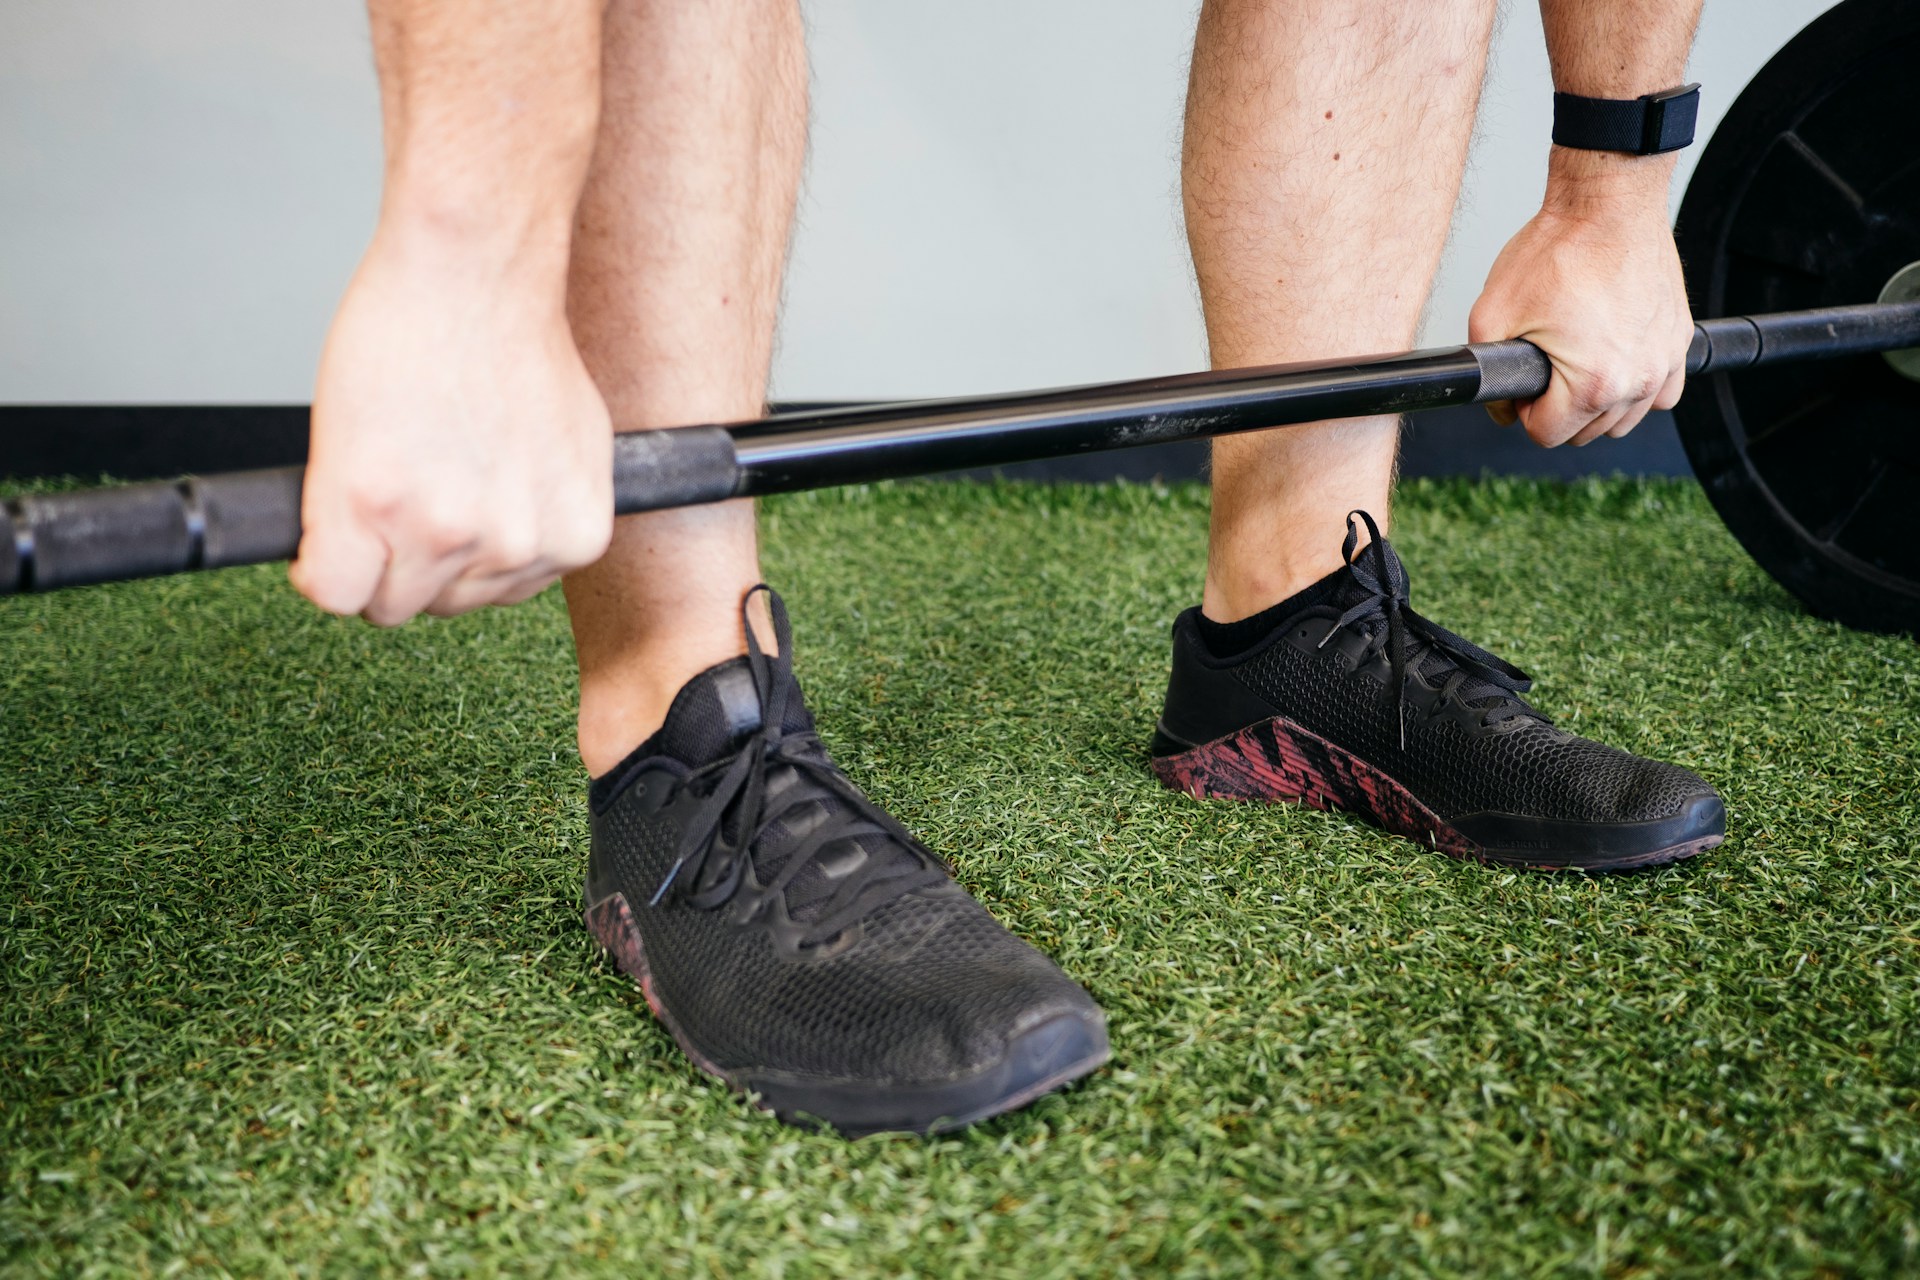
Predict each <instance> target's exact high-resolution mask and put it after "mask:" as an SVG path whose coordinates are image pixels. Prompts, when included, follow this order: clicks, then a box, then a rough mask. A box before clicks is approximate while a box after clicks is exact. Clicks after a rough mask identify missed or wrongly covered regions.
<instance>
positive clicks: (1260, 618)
mask: <svg viewBox="0 0 1920 1280" xmlns="http://www.w3.org/2000/svg"><path fill="white" fill-rule="evenodd" d="M1344 572H1346V570H1345V569H1344V568H1341V569H1335V570H1334V571H1333V572H1332V573H1330V574H1328V575H1327V576H1326V577H1324V578H1322V579H1320V581H1318V582H1316V583H1313V584H1312V585H1311V586H1307V587H1303V588H1301V589H1300V590H1299V591H1296V592H1295V593H1294V594H1292V595H1290V596H1288V597H1287V598H1286V599H1285V600H1282V601H1281V602H1280V603H1279V604H1276V605H1274V606H1273V607H1272V608H1269V609H1262V610H1261V611H1260V612H1259V613H1256V614H1254V615H1253V616H1252V617H1251V618H1242V619H1240V620H1239V621H1238V622H1215V621H1214V620H1213V619H1212V618H1209V617H1208V616H1207V615H1206V614H1204V613H1203V614H1201V615H1200V616H1199V617H1198V619H1196V621H1197V622H1198V624H1199V628H1200V642H1201V643H1202V644H1204V645H1206V646H1207V652H1208V653H1210V654H1212V655H1213V656H1214V657H1216V658H1231V657H1232V656H1233V655H1234V654H1236V653H1245V652H1246V651H1247V650H1249V649H1251V648H1253V646H1254V645H1256V644H1258V643H1259V642H1260V641H1261V640H1263V639H1265V638H1266V637H1267V635H1268V633H1270V632H1272V631H1273V630H1274V628H1276V627H1278V626H1279V625H1280V624H1281V623H1283V622H1285V621H1286V620H1287V619H1288V618H1291V617H1292V616H1293V615H1294V614H1296V613H1299V612H1300V611H1301V610H1302V609H1311V608H1313V607H1314V606H1315V605H1317V604H1325V603H1326V602H1327V601H1328V600H1330V599H1332V598H1333V593H1334V589H1335V587H1336V585H1337V584H1338V582H1339V578H1340V575H1341V574H1342V573H1344Z"/></svg>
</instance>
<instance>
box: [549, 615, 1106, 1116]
mask: <svg viewBox="0 0 1920 1280" xmlns="http://www.w3.org/2000/svg"><path fill="white" fill-rule="evenodd" d="M755 590H756V591H759V590H767V592H768V598H769V601H770V602H771V604H772V606H773V618H774V628H775V632H776V634H777V635H778V637H779V648H780V651H779V655H778V656H777V657H775V658H771V659H769V658H768V657H767V656H766V655H765V654H764V653H763V652H762V651H761V649H760V647H759V645H758V644H757V643H755V641H754V637H753V632H752V629H751V628H748V630H747V645H748V649H749V653H748V655H747V656H746V657H743V658H735V659H733V660H731V661H729V662H723V663H721V664H720V665H718V666H716V667H713V668H710V669H709V670H707V671H705V672H702V673H701V674H700V675H698V676H696V677H695V678H694V679H693V680H691V681H689V682H688V683H687V685H686V687H685V688H683V689H682V690H681V691H680V693H679V695H678V696H677V697H676V698H675V699H674V702H673V707H672V709H671V710H670V711H669V712H668V713H667V720H666V724H665V725H664V726H663V727H662V728H661V730H660V732H659V733H658V734H656V735H655V736H654V737H653V738H651V739H649V740H648V741H647V742H645V743H643V744H642V745H641V746H640V748H639V749H638V750H636V751H634V752H633V754H632V755H630V756H628V757H627V759H626V760H625V761H623V762H622V763H621V764H620V765H619V766H618V767H617V768H615V769H614V770H612V771H611V772H610V773H608V774H606V775H605V776H603V777H601V778H599V779H597V780H596V781H595V782H594V783H593V787H592V793H591V807H592V811H593V852H592V855H591V857H590V858H589V860H588V866H587V886H586V913H587V928H588V929H589V930H591V931H592V933H593V936H594V937H595V938H597V939H599V941H600V944H601V945H602V946H604V947H605V948H606V949H607V950H608V951H609V952H611V953H612V954H613V956H614V958H615V960H616V961H617V962H618V963H619V965H620V967H621V968H622V969H624V970H626V971H627V973H629V974H631V975H632V976H633V977H634V978H635V979H636V980H637V981H638V982H639V984H640V989H641V990H642V991H643V992H644V993H645V994H646V998H647V1003H648V1004H649V1005H650V1006H651V1007H652V1009H653V1011H654V1013H655V1014H657V1015H658V1016H659V1017H660V1019H661V1020H662V1021H663V1022H665V1023H666V1025H667V1027H668V1029H669V1030H671V1031H672V1032H673V1036H674V1039H676V1040H677V1041H679V1043H680V1047H681V1048H682V1049H684V1050H685V1051H686V1053H687V1056H688V1057H690V1058H692V1059H693V1061H694V1062H695V1064H697V1065H698V1066H699V1067H700V1068H701V1069H702V1070H704V1071H707V1072H709V1073H711V1074H713V1075H715V1076H718V1077H719V1078H720V1079H722V1080H724V1081H726V1082H727V1083H728V1084H730V1085H732V1086H733V1087H734V1088H736V1089H739V1090H742V1091H745V1092H749V1093H754V1094H758V1095H759V1099H760V1105H761V1106H762V1107H764V1108H766V1109H768V1110H771V1111H773V1112H774V1113H775V1114H777V1115H778V1116H779V1117H780V1118H781V1119H783V1120H787V1121H790V1122H798V1123H808V1122H824V1123H826V1124H830V1125H832V1126H833V1127H835V1128H836V1129H839V1130H840V1131H841V1132H843V1133H847V1134H850V1135H857V1134H863V1133H877V1132H881V1131H884V1130H909V1131H914V1132H922V1133H929V1132H938V1131H942V1130H946V1129H955V1128H959V1127H961V1126H963V1125H967V1124H971V1123H973V1122H975V1121H977V1120H983V1119H985V1118H987V1117H988V1116H993V1115H998V1114H1000V1113H1001V1112H1004V1111H1010V1110H1013V1109H1014V1108H1016V1107H1021V1106H1025V1105H1026V1104H1027V1103H1029V1102H1031V1101H1033V1100H1034V1099H1035V1098H1038V1097H1040V1096H1041V1095H1042V1094H1045V1093H1048V1092H1051V1091H1052V1090H1054V1089H1057V1088H1059V1087H1060V1086H1061V1085H1064V1084H1066V1083H1067V1082H1068V1081H1070V1080H1074V1079H1077V1078H1079V1077H1080V1076H1084V1075H1086V1074H1087V1073H1089V1072H1091V1071H1093V1070H1094V1069H1095V1068H1097V1067H1098V1066H1099V1065H1100V1064H1101V1063H1103V1062H1105V1061H1106V1059H1107V1034H1106V1024H1105V1020H1104V1019H1103V1018H1102V1016H1101V1013H1100V1009H1099V1006H1097V1005H1095V1004H1094V1002H1093V1000H1092V998H1091V997H1090V996H1088V995H1087V993H1086V992H1084V991H1082V990H1081V989H1080V988H1079V986H1077V985H1076V984H1075V983H1074V982H1073V980H1072V979H1070V978H1068V977H1067V976H1066V975H1065V974H1063V973H1062V972H1060V970H1059V969H1058V968H1056V967H1055V966H1054V964H1053V962H1052V961H1050V960H1048V959H1047V958H1046V957H1045V956H1043V955H1041V954H1040V953H1039V952H1038V951H1036V950H1034V949H1033V948H1032V947H1030V946H1028V945H1027V944H1026V943H1024V942H1022V941H1020V939H1018V938H1016V937H1014V936H1013V935H1012V934H1010V933H1008V932H1007V931H1006V930H1005V929H1003V928H1002V927H1001V926H1000V925H999V924H998V923H997V922H996V921H995V920H994V919H993V917H992V916H990V915H988V914H987V911H986V909H985V908H984V907H982V906H981V905H980V904H979V903H977V902H975V901H974V900H973V899H972V898H970V897H968V896H967V895H966V893H965V892H964V891H962V890H961V888H960V887H959V886H958V885H956V884H955V883H954V882H953V881H952V880H951V879H949V878H948V876H947V874H946V871H945V869H944V868H943V867H942V865H941V863H940V861H939V860H938V859H937V858H935V857H934V856H933V854H931V853H929V852H928V851H927V849H926V848H925V847H924V846H923V845H921V843H920V842H919V841H917V840H915V839H914V838H913V837H912V836H911V835H909V834H907V832H906V830H905V829H904V828H902V827H901V826H900V824H899V823H897V822H895V821H894V820H893V819H892V818H890V817H888V816H887V815H886V814H885V813H883V812H882V811H881V810H880V809H879V808H878V807H877V806H876V805H875V804H874V803H873V802H872V801H871V800H869V799H867V797H866V796H864V795H862V794H861V792H860V790H859V788H857V787H855V786H854V785H853V783H852V782H851V781H849V780H848V779H847V776H846V775H845V774H843V773H842V772H840V770H839V768H838V767H837V766H835V765H834V763H833V761H831V760H830V759H828V758H827V753H826V750H825V749H824V748H823V747H822V746H821V744H820V739H819V738H818V737H816V736H815V735H814V732H813V720H812V717H811V716H809V715H808V713H807V710H806V707H805V706H804V705H803V704H802V702H801V698H800V687H799V685H798V684H797V683H795V681H794V679H793V673H792V666H791V656H790V655H791V653H792V637H791V634H790V632H789V630H788V627H787V618H786V610H785V608H784V607H783V606H782V605H781V603H780V599H779V597H778V596H776V595H774V594H773V593H772V591H771V590H769V589H767V588H764V587H760V588H755ZM751 598H752V594H751V593H749V595H748V599H749V600H750V599H751Z"/></svg>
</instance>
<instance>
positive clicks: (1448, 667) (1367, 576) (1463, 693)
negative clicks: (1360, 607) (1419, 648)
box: [1333, 538, 1523, 709]
mask: <svg viewBox="0 0 1920 1280" xmlns="http://www.w3.org/2000/svg"><path fill="white" fill-rule="evenodd" d="M1380 550H1381V551H1383V552H1385V553H1386V561H1387V584H1388V587H1389V589H1390V590H1392V591H1394V592H1395V593H1396V594H1398V595H1399V596H1400V598H1401V599H1403V600H1404V599H1405V598H1406V596H1407V586H1408V579H1407V570H1406V566H1405V565H1403V564H1401V563H1400V556H1399V554H1398V553H1397V552H1395V551H1394V549H1393V544H1392V543H1391V542H1388V541H1387V540H1386V539H1385V538H1382V539H1381V540H1380ZM1358 559H1359V564H1358V565H1357V566H1355V565H1350V566H1348V568H1347V570H1346V571H1345V572H1343V573H1342V574H1341V575H1340V581H1339V586H1338V588H1337V590H1336V591H1335V594H1334V601H1333V603H1334V604H1335V605H1336V606H1337V607H1338V608H1340V609H1342V610H1345V609H1348V608H1351V607H1352V606H1353V605H1356V604H1358V603H1359V602H1360V601H1362V600H1365V599H1367V598H1369V597H1370V596H1373V595H1374V594H1375V589H1374V587H1372V586H1370V585H1368V584H1369V583H1373V582H1375V581H1377V579H1378V576H1379V574H1378V566H1377V565H1376V564H1375V563H1374V559H1373V548H1372V547H1371V546H1368V547H1365V548H1363V549H1362V550H1361V552H1360V555H1359V557H1358ZM1356 570H1357V571H1356ZM1363 575H1364V577H1363ZM1373 625H1375V626H1381V627H1384V626H1385V625H1386V623H1385V622H1384V621H1376V622H1375V623H1374V624H1373ZM1413 669H1414V670H1415V671H1417V672H1418V673H1419V675H1420V678H1421V679H1423V680H1425V681H1426V682H1427V683H1428V684H1430V685H1438V684H1440V683H1441V682H1442V681H1444V680H1445V679H1446V678H1447V677H1448V676H1450V675H1452V674H1453V673H1454V672H1455V671H1458V670H1460V669H1461V664H1460V663H1459V662H1458V661H1456V660H1455V659H1454V658H1453V657H1452V656H1451V655H1449V654H1448V653H1446V652H1445V651H1444V650H1441V649H1439V648H1435V647H1431V646H1429V647H1428V648H1427V650H1426V652H1425V653H1423V654H1421V655H1420V661H1419V662H1418V663H1416V664H1414V668H1413ZM1459 696H1460V700H1461V701H1463V702H1465V703H1467V704H1468V705H1470V706H1477V707H1481V708H1482V709H1485V708H1486V707H1488V706H1492V705H1494V704H1495V703H1496V702H1509V701H1511V702H1520V701H1523V700H1522V699H1521V698H1520V697H1519V696H1518V695H1516V694H1514V693H1511V692H1509V691H1508V690H1506V689H1502V688H1501V687H1500V686H1499V685H1496V684H1494V683H1492V682H1491V681H1489V680H1485V679H1482V678H1480V677H1479V676H1477V675H1471V674H1470V675H1469V676H1468V677H1467V681H1466V683H1465V684H1463V685H1462V686H1461V687H1460V691H1459Z"/></svg>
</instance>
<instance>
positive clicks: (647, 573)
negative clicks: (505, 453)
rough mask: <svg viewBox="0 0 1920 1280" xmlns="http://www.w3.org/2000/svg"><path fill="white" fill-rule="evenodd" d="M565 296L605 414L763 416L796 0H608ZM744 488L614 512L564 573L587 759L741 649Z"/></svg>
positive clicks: (787, 154)
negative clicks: (688, 502)
mask: <svg viewBox="0 0 1920 1280" xmlns="http://www.w3.org/2000/svg"><path fill="white" fill-rule="evenodd" d="M603 63H604V71H603V76H604V90H603V106H602V110H601V117H600V132H599V137H598V140H597V142H596V145H595V150H594V158H593V165H592V169H591V170H590V173H589V176H588V179H587V186H586V190H585V193H584V194H583V195H582V197H581V201H580V207H579V213H578V216H577V220H576V229H575V239H574V246H573V259H572V271H571V279H570V282H569V297H568V312H569V316H570V319H571V321H572V324H573V329H574V336H575V339H576V340H577V341H578V343H579V345H580V351H581V354H582V355H583V356H584V357H585V359H586V362H587V367H588V368H589V369H590V370H591V371H592V373H593V377H594V381H595V382H596V383H597V384H598V385H599V387H600V390H601V392H602V394H604V395H605V396H606V399H607V405H608V408H609V409H610V410H611V412H612V416H613V422H614V425H615V426H616V427H617V428H625V429H632V428H636V427H654V426H681V425H688V424H693V423H701V422H724V421H729V420H733V419H738V418H751V417H756V416H758V415H759V414H760V413H761V412H762V410H763V408H764V404H765V398H766V382H767V367H768V364H769V361H770V360H771V356H772V349H773V327H774V318H775V311H776V308H777V306H778V302H779V296H780V275H781V268H782V266H783V264H784V262H785V258H786V245H787V230H788V225H789V223H790V222H791V220H792V216H793V204H794V197H795V193H796V191H797V189H798V187H799V180H800V167H801V162H802V159H803V158H804V155H805V147H806V111H807V105H806V97H807V89H806V51H805V48H804V45H803V43H802V31H801V25H800V15H799V11H798V9H797V7H796V6H795V5H794V3H793V2H792V0H713V2H712V3H703V4H698V5H684V4H675V3H673V0H613V3H612V5H611V6H610V8H609V9H608V11H607V15H606V34H605V44H604V57H603ZM759 577H760V570H759V552H758V547H757V544H756V540H755V532H754V515H753V504H752V503H750V502H734V503H727V504H725V505H721V506H714V507H696V508H689V509H686V510H680V511H668V512H658V513H654V514H649V515H643V516H629V517H626V518H625V519H622V520H620V521H618V522H617V523H616V526H615V530H614V536H613V544H612V547H611V549H610V550H609V551H608V553H607V555H606V557H605V558H604V559H602V560H601V561H600V562H599V563H597V564H595V565H593V566H592V567H591V568H588V569H584V570H581V571H580V572H578V573H575V574H572V575H570V576H569V577H568V578H567V579H566V593H567V606H568V609H569V612H570V614H571V617H572V620H573V634H574V645H575V648H576V650H577V652H578V655H579V661H580V753H581V758H582V759H583V760H584V761H585V762H586V765H587V769H588V771H589V772H591V773H594V774H599V773H602V772H605V771H606V770H607V769H609V768H611V767H612V766H613V765H614V764H616V763H618V762H619V760H620V759H621V758H622V757H623V756H625V755H626V753H627V752H629V751H631V750H632V749H633V748H634V747H635V746H636V745H638V744H639V743H640V742H641V741H642V740H644V739H645V738H646V737H647V736H648V735H649V734H650V733H652V732H653V731H654V730H655V729H656V728H658V727H659V725H660V723H661V721H662V720H664V719H665V717H666V712H667V707H668V705H669V703H670V702H671V701H672V699H673V695H674V693H675V692H676V691H677V690H679V688H680V687H681V686H682V685H684V684H685V683H686V682H687V680H688V679H689V678H691V677H692V676H694V675H696V674H697V673H699V672H700V671H702V670H704V669H705V668H707V667H709V666H712V665H713V664H714V663H716V662H720V661H723V660H725V659H727V658H729V657H732V656H734V655H736V654H738V653H740V652H742V651H743V650H742V638H741V634H740V600H741V597H742V596H743V595H745V594H746V592H747V590H748V588H750V587H751V586H752V585H753V584H754V583H755V582H757V581H759Z"/></svg>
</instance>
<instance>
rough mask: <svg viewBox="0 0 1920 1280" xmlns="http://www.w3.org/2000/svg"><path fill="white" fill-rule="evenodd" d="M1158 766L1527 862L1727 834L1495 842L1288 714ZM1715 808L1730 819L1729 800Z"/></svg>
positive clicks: (1698, 847) (1611, 856)
mask: <svg viewBox="0 0 1920 1280" xmlns="http://www.w3.org/2000/svg"><path fill="white" fill-rule="evenodd" d="M1153 772H1154V774H1155V776H1157V777H1158V778H1159V779H1160V781H1161V783H1162V784H1164V785H1165V786H1167V787H1169V788H1171V789H1173V790H1175V791H1184V792H1186V793H1187V794H1189V795H1192V796H1196V797H1199V798H1200V799H1203V800H1212V799H1220V800H1246V801H1258V802H1265V803H1269V804H1304V805H1308V806H1310V807H1312V808H1315V809H1323V810H1327V811H1329V812H1344V813H1351V814H1354V815H1355V816H1357V817H1360V818H1364V819H1366V820H1367V821H1369V822H1371V823H1373V824H1374V825H1375V826H1378V827H1381V828H1382V829H1384V830H1387V831H1390V832H1392V833H1393V834H1395V835H1398V836H1404V837H1406V838H1407V839H1409V840H1412V841H1415V842H1416V843H1418V844H1422V845H1425V846H1427V847H1428V848H1430V849H1435V850H1437V851H1439V852H1441V853H1444V854H1447V855H1448V856H1449V857H1454V858H1460V859H1463V860H1466V861H1470V862H1481V863H1489V864H1492V865H1496V866H1505V867H1515V868H1519V869H1524V870H1529V871H1587V872H1593V871H1638V870H1643V869H1645V868H1648V867H1657V866H1664V865H1665V864H1667V863H1670V862H1678V861H1680V860H1681V859H1683V858H1691V857H1693V856H1694V855H1695V854H1698V853H1702V852H1705V851H1706V850H1708V849H1711V848H1713V847H1714V846H1715V845H1718V844H1720V843H1721V842H1722V841H1724V840H1725V839H1726V834H1725V831H1724V830H1721V831H1717V832H1711V833H1705V834H1700V835H1689V836H1688V837H1687V838H1685V839H1682V840H1679V841H1675V842H1672V843H1668V844H1661V845H1657V847H1654V848H1650V849H1649V848H1643V849H1634V850H1628V851H1621V852H1596V851H1572V850H1561V851H1555V850H1551V849H1541V848H1537V847H1536V848H1527V849H1500V848H1495V847H1491V846H1489V845H1486V844H1483V843H1481V842H1478V841H1475V840H1473V839H1470V838H1469V837H1468V836H1466V835H1465V834H1464V833H1462V832H1461V831H1460V830H1459V829H1458V828H1456V827H1454V826H1453V825H1452V824H1451V823H1448V822H1446V821H1445V820H1444V819H1442V818H1441V817H1440V816H1439V815H1438V814H1436V813H1434V812H1433V810H1431V809H1429V808H1428V807H1427V806H1426V805H1424V804H1422V803H1421V802H1420V801H1419V799H1417V798H1416V797H1415V796H1414V795H1413V793H1412V792H1410V791H1408V790H1407V789H1406V788H1405V787H1404V786H1402V785H1401V784H1400V783H1399V782H1397V781H1395V780H1394V779H1393V778H1392V777H1390V776H1388V775H1387V774H1386V773H1384V772H1382V771H1381V770H1379V769H1377V768H1375V767H1374V766H1373V765H1371V764H1369V763H1367V762H1366V761H1365V760H1363V759H1361V758H1360V757H1359V756H1357V755H1355V754H1353V753H1352V752H1350V751H1348V750H1346V749H1345V748H1343V747H1340V746H1337V745H1335V744H1334V743H1331V742H1328V741H1327V740H1326V739H1325V738H1322V737H1321V736H1319V735H1318V734H1316V733H1314V732H1313V731H1312V730H1310V729H1307V728H1306V727H1304V726H1302V725H1299V724H1295V723H1294V722H1293V721H1291V720H1289V719H1287V718H1286V717H1284V716H1276V717H1274V718H1273V719H1271V720H1265V721H1261V722H1260V723H1258V724H1253V725H1249V726H1247V727H1246V728H1244V729H1241V730H1240V731H1238V732H1237V733H1231V734H1228V735H1227V736H1226V737H1224V738H1217V739H1215V740H1214V741H1212V742H1208V743H1203V744H1202V745H1200V746H1197V747H1191V748H1189V749H1187V750H1185V751H1179V752H1174V753H1172V754H1169V755H1163V756H1155V757H1154V758H1153ZM1715 806H1716V808H1717V806H1718V801H1717V800H1716V801H1715ZM1718 812H1719V813H1720V818H1721V821H1722V822H1723V823H1724V821H1725V811H1724V809H1719V810H1718ZM1623 825H1626V824H1623ZM1631 825H1635V826H1638V825H1643V824H1631Z"/></svg>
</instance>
